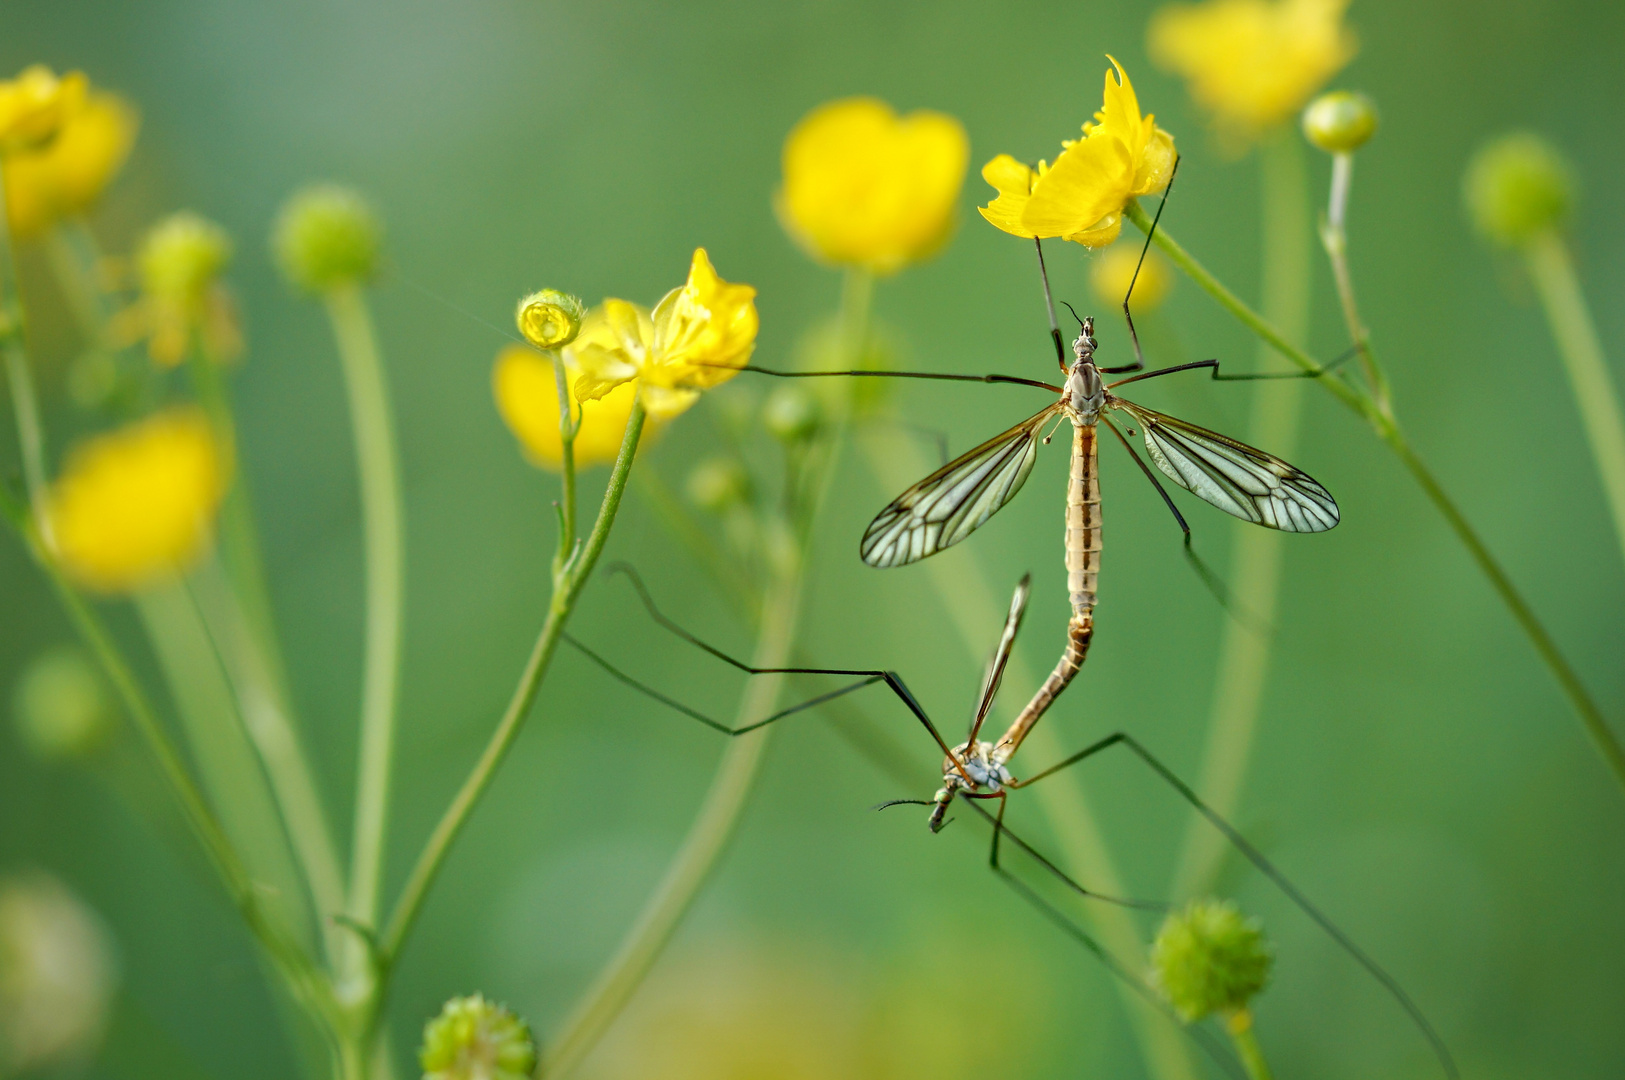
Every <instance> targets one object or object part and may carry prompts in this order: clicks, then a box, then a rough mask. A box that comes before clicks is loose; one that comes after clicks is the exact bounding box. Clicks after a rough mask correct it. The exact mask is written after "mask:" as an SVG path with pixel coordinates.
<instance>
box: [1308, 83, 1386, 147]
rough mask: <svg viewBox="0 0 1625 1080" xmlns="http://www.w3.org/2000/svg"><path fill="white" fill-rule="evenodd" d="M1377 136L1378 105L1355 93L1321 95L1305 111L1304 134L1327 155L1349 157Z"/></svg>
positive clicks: (1333, 92)
mask: <svg viewBox="0 0 1625 1080" xmlns="http://www.w3.org/2000/svg"><path fill="white" fill-rule="evenodd" d="M1376 133H1377V105H1376V102H1374V101H1372V100H1371V99H1370V98H1368V97H1366V96H1365V95H1364V94H1357V93H1355V92H1353V91H1352V90H1333V91H1332V92H1331V93H1329V94H1322V95H1320V96H1319V97H1317V98H1316V99H1315V100H1313V101H1311V102H1310V103H1309V107H1308V108H1307V109H1305V110H1303V134H1304V137H1305V138H1307V139H1308V140H1309V141H1310V142H1312V143H1314V144H1315V145H1316V146H1317V147H1319V148H1320V149H1322V150H1324V151H1326V152H1327V153H1328V154H1347V153H1349V152H1351V151H1354V150H1358V149H1359V148H1360V147H1362V146H1364V145H1365V144H1366V143H1368V142H1370V141H1371V136H1373V135H1375V134H1376Z"/></svg>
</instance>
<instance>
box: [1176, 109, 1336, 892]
mask: <svg viewBox="0 0 1625 1080" xmlns="http://www.w3.org/2000/svg"><path fill="white" fill-rule="evenodd" d="M1260 155H1261V161H1260V164H1261V166H1262V168H1261V178H1262V183H1261V184H1260V192H1261V194H1262V196H1263V204H1262V207H1261V210H1262V221H1263V256H1264V280H1263V290H1262V293H1263V297H1264V313H1265V316H1266V317H1267V318H1269V319H1270V321H1271V322H1272V323H1274V324H1275V325H1276V326H1279V327H1281V328H1282V332H1283V333H1284V334H1286V335H1287V336H1288V337H1290V338H1292V339H1294V340H1301V339H1302V338H1304V337H1305V336H1306V335H1307V334H1308V330H1309V298H1310V297H1309V281H1310V272H1311V270H1312V251H1311V245H1312V241H1311V238H1310V228H1309V213H1310V211H1309V196H1308V176H1307V174H1306V171H1305V168H1304V160H1303V144H1302V141H1301V140H1300V139H1299V138H1298V133H1297V131H1296V130H1295V129H1294V128H1293V127H1291V126H1283V127H1282V128H1281V129H1279V130H1278V131H1277V132H1276V133H1275V135H1274V137H1272V138H1270V139H1269V140H1267V141H1266V142H1265V143H1264V144H1263V145H1262V146H1261V147H1260ZM1260 351H1261V352H1263V353H1265V354H1267V353H1268V347H1267V346H1263V345H1260ZM1262 359H1265V360H1267V359H1269V357H1268V355H1265V356H1263V357H1262ZM1302 411H1303V380H1301V379H1282V380H1279V381H1276V382H1264V383H1259V384H1257V390H1256V392H1255V395H1254V397H1253V409H1252V421H1251V425H1250V430H1249V436H1250V438H1249V441H1250V442H1252V443H1253V444H1254V445H1255V446H1267V447H1269V449H1270V452H1271V453H1273V454H1279V455H1281V456H1283V457H1288V458H1290V457H1291V456H1292V451H1293V449H1294V447H1295V445H1296V443H1297V439H1298V421H1299V415H1300V414H1301V413H1302ZM1234 532H1235V538H1236V539H1235V547H1234V549H1233V554H1232V555H1231V570H1230V585H1231V588H1232V589H1234V590H1235V594H1236V595H1237V596H1241V597H1245V598H1246V603H1247V609H1248V611H1249V612H1251V613H1252V615H1253V622H1252V623H1249V624H1243V623H1242V622H1241V621H1240V620H1238V619H1226V620H1225V621H1224V628H1223V630H1222V631H1221V640H1220V644H1219V662H1218V667H1217V669H1216V675H1215V678H1214V686H1213V702H1212V705H1211V707H1210V711H1209V714H1208V726H1207V745H1206V748H1205V749H1204V750H1203V758H1202V766H1201V770H1200V772H1199V774H1198V775H1199V780H1198V782H1197V785H1196V787H1197V790H1199V791H1201V792H1202V795H1203V797H1204V798H1205V799H1207V801H1208V802H1209V804H1210V805H1212V806H1213V807H1214V809H1216V810H1217V811H1218V812H1219V813H1220V814H1222V815H1224V816H1225V817H1232V816H1234V813H1235V810H1236V807H1237V805H1238V803H1239V802H1240V799H1241V792H1242V786H1243V783H1244V782H1245V779H1246V775H1247V764H1248V759H1249V758H1250V756H1251V754H1252V746H1253V741H1254V739H1255V738H1256V736H1257V732H1258V719H1259V714H1260V712H1261V711H1262V705H1263V700H1264V689H1265V685H1266V683H1267V681H1268V678H1269V670H1270V661H1271V655H1270V654H1271V651H1272V646H1273V643H1274V642H1273V637H1274V629H1273V628H1274V625H1275V618H1276V611H1277V607H1278V603H1277V602H1278V599H1279V596H1280V591H1281V556H1282V550H1281V540H1282V537H1281V535H1280V534H1279V533H1277V532H1275V531H1273V530H1270V529H1261V528H1259V527H1257V526H1256V525H1251V524H1247V523H1243V522H1236V523H1234ZM1225 850H1226V848H1225V843H1224V838H1223V837H1222V836H1220V835H1219V834H1218V833H1217V832H1215V831H1214V830H1213V829H1212V828H1211V827H1209V826H1208V824H1207V822H1206V821H1199V820H1197V819H1195V818H1193V819H1192V820H1191V822H1190V826H1189V828H1188V829H1187V831H1186V833H1185V841H1184V845H1183V849H1182V851H1181V853H1180V858H1179V862H1178V864H1177V869H1176V870H1175V872H1174V891H1173V895H1174V896H1176V897H1179V896H1190V895H1193V894H1196V893H1199V892H1205V891H1207V890H1208V889H1209V888H1211V883H1212V880H1213V878H1214V875H1215V873H1216V872H1217V870H1218V868H1219V866H1220V865H1221V862H1222V860H1223V857H1224V853H1225Z"/></svg>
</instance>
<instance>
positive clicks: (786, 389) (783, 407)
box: [762, 386, 824, 443]
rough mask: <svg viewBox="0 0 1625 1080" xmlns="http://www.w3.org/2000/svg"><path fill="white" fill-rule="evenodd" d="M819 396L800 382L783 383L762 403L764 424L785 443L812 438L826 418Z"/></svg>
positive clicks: (774, 435) (775, 436) (776, 437)
mask: <svg viewBox="0 0 1625 1080" xmlns="http://www.w3.org/2000/svg"><path fill="white" fill-rule="evenodd" d="M823 419H824V416H823V410H822V409H821V408H820V407H819V404H818V399H817V398H815V397H813V396H812V395H811V394H809V393H807V392H806V391H805V390H803V389H802V388H801V387H799V386H781V387H779V388H778V389H777V390H775V391H773V393H772V394H770V395H769V396H768V399H767V404H765V405H763V406H762V424H763V425H764V426H765V427H766V428H767V430H768V432H769V433H770V434H772V436H773V437H774V438H775V439H778V440H779V441H780V442H785V443H796V442H801V441H803V440H805V439H810V438H812V436H813V433H814V432H816V431H817V430H818V425H819V424H820V423H822V422H823Z"/></svg>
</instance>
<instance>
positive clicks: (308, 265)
mask: <svg viewBox="0 0 1625 1080" xmlns="http://www.w3.org/2000/svg"><path fill="white" fill-rule="evenodd" d="M382 238H383V226H382V225H380V224H379V222H378V217H377V215H376V214H374V213H373V210H372V207H370V206H368V205H367V202H366V200H364V199H363V198H362V197H361V196H360V195H358V194H357V193H356V192H354V191H352V190H350V189H349V188H345V187H339V186H338V185H337V184H317V185H314V186H312V187H308V188H305V189H304V190H303V191H300V192H298V193H296V194H295V195H294V196H293V197H292V198H290V199H289V200H288V201H287V202H285V203H283V204H282V210H281V212H280V213H279V214H277V219H276V224H275V226H273V228H272V231H271V250H272V252H273V253H274V254H275V255H276V260H277V263H278V264H279V265H280V266H281V267H282V272H283V273H284V274H285V275H287V277H288V280H289V281H291V282H293V283H294V284H295V285H297V286H298V287H299V288H301V289H305V290H307V291H309V292H326V291H327V290H329V289H334V288H339V287H341V286H344V285H354V284H358V283H360V282H363V281H366V280H368V279H369V278H371V277H372V276H373V274H374V273H375V272H376V271H377V269H378V248H379V245H380V243H381V241H382Z"/></svg>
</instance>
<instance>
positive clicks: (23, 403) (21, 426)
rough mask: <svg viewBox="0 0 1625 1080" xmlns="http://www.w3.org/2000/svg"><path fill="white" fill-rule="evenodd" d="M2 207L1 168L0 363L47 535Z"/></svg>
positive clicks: (41, 466) (34, 409) (39, 439)
mask: <svg viewBox="0 0 1625 1080" xmlns="http://www.w3.org/2000/svg"><path fill="white" fill-rule="evenodd" d="M0 153H3V151H0ZM7 205H8V204H7V202H6V184H5V176H4V169H3V168H0V354H3V356H0V362H3V363H4V365H5V369H6V387H7V389H8V390H9V391H10V393H11V408H12V414H13V416H14V417H15V419H16V423H17V442H18V449H19V450H20V452H21V455H22V464H23V485H24V487H25V488H26V489H27V491H28V503H29V506H30V507H31V508H32V509H33V513H34V520H35V521H36V522H38V523H39V528H40V529H41V530H43V533H44V535H45V536H46V538H47V539H48V538H49V536H50V528H51V523H50V519H49V518H48V517H47V515H46V514H45V512H44V510H45V489H46V483H47V481H46V476H47V473H46V468H45V426H44V425H43V424H42V423H40V413H39V397H38V395H37V394H36V393H35V392H34V373H33V368H32V367H31V366H30V364H29V359H28V347H27V344H26V335H27V323H26V321H25V319H24V316H23V304H22V294H21V291H20V289H19V285H18V280H19V279H18V276H17V257H16V253H15V252H14V251H13V250H12V244H11V225H10V220H9V214H8V212H7V210H6V207H7Z"/></svg>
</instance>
